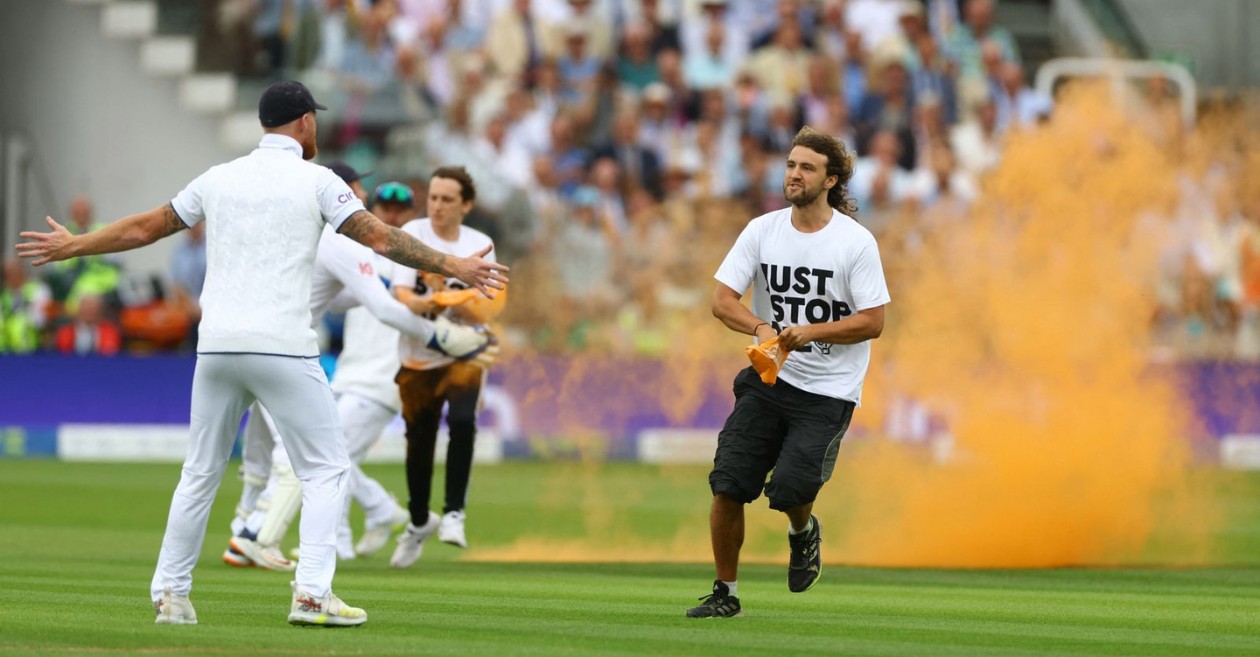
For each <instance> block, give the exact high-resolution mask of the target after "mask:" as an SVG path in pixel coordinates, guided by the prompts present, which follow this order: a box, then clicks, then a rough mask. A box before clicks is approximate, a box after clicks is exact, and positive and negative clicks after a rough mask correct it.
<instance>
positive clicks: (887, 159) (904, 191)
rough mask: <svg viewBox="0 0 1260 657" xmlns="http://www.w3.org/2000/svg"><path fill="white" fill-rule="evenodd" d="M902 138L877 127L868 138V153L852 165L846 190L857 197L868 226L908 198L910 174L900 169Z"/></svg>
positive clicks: (880, 220) (859, 211) (879, 222)
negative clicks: (850, 176)
mask: <svg viewBox="0 0 1260 657" xmlns="http://www.w3.org/2000/svg"><path fill="white" fill-rule="evenodd" d="M901 157H902V156H901V140H900V139H899V138H898V137H897V133H896V132H893V131H892V130H887V129H884V130H879V131H877V132H876V133H875V134H874V135H873V136H872V137H871V140H870V147H869V153H868V154H867V155H866V156H865V157H862V158H859V159H858V161H857V163H856V164H855V165H854V167H853V178H852V180H850V181H849V191H850V192H852V193H853V197H854V198H855V199H857V203H858V213H859V216H861V217H863V219H864V223H866V224H867V227H868V228H871V226H872V225H875V226H878V225H880V224H882V222H883V221H884V220H885V219H886V218H887V216H888V215H889V214H891V213H892V212H893V211H894V210H896V209H898V208H899V207H900V206H901V204H902V202H903V201H905V200H906V199H908V198H911V196H910V191H911V186H910V182H911V180H910V174H909V173H907V172H906V171H905V170H903V169H902V168H901V166H900V165H899V164H898V161H899V160H900V159H901Z"/></svg>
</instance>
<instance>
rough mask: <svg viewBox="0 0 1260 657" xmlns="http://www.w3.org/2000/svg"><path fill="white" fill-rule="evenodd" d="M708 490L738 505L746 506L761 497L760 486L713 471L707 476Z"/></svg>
mask: <svg viewBox="0 0 1260 657" xmlns="http://www.w3.org/2000/svg"><path fill="white" fill-rule="evenodd" d="M709 490H710V491H712V492H713V495H714V496H715V497H716V496H724V497H726V498H727V499H729V500H732V501H734V502H738V503H740V504H748V503H749V502H752V501H753V500H755V499H757V498H758V497H759V496H760V495H761V486H760V485H759V484H758V485H752V484H750V483H748V482H746V481H745V482H741V481H740V480H739V479H738V478H736V477H732V476H730V475H727V474H724V473H720V472H716V471H714V472H713V473H711V474H710V475H709Z"/></svg>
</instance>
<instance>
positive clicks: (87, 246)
mask: <svg viewBox="0 0 1260 657" xmlns="http://www.w3.org/2000/svg"><path fill="white" fill-rule="evenodd" d="M45 220H46V221H47V222H48V227H49V228H52V232H49V233H37V232H35V231H23V232H22V233H21V236H22V237H23V238H25V239H28V240H31V241H29V242H22V243H19V244H18V245H17V252H18V255H20V256H22V257H23V258H36V260H35V266H37V267H38V266H39V265H42V264H45V263H49V262H56V261H58V260H66V259H68V258H76V257H79V256H87V255H97V254H100V253H116V252H118V251H128V250H130V249H134V248H137V247H141V246H145V245H146V244H152V243H154V242H156V241H158V240H160V239H162V238H163V237H166V236H168V235H174V234H175V233H177V232H179V231H181V230H183V229H185V228H187V227H188V225H187V224H185V223H184V220H183V219H180V218H179V215H178V214H176V212H175V208H174V207H173V206H172V205H171V204H170V203H167V204H166V205H163V206H161V207H158V208H154V209H152V210H149V211H148V212H140V213H138V214H132V215H128V216H126V217H123V218H122V219H119V220H118V221H115V222H113V223H111V224H109V225H108V226H105V227H104V228H102V229H100V230H96V231H92V232H90V233H84V234H83V235H71V234H70V231H68V230H66V227H65V226H62V225H61V224H59V223H57V222H56V221H54V220H53V218H52V217H45Z"/></svg>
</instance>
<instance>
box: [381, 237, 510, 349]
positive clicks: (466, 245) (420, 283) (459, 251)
mask: <svg viewBox="0 0 1260 657" xmlns="http://www.w3.org/2000/svg"><path fill="white" fill-rule="evenodd" d="M402 230H403V232H405V233H407V234H408V235H411V236H412V237H415V238H416V239H418V240H420V241H421V242H424V243H425V244H427V245H428V246H429V247H431V248H433V249H436V250H438V251H441V252H442V253H449V254H451V255H454V256H459V257H461V258H466V257H468V256H470V255H472V254H474V253H477V252H478V251H480V250H482V249H484V248H486V247H487V246H491V245H493V244H494V242H493V241H492V240H491V239H490V236H489V235H486V234H485V233H483V232H481V231H479V230H477V229H475V228H469V227H468V226H460V227H459V237H458V238H457V239H456V240H455V241H453V242H448V241H446V240H444V239H442V238H441V237H438V234H437V233H435V232H434V231H433V224H432V222H430V221H429V219H428V217H426V218H424V219H412V220H411V221H409V222H407V223H406V224H405V225H403V227H402ZM485 259H486V260H487V261H489V262H495V258H494V251H491V252H490V253H489V254H487V255H486V256H485ZM393 281H394V285H395V286H399V287H408V288H411V289H413V290H415V291H416V294H420V295H425V294H429V292H430V290H429V286H428V285H425V283H424V279H422V278H420V277H419V276H417V275H416V270H414V269H412V268H410V267H405V266H402V265H395V266H394V276H393ZM446 287H447V288H448V289H464V288H467V287H468V286H467V285H465V284H464V283H463V282H462V281H460V280H459V279H456V278H448V279H446ZM426 342H427V340H426V341H423V342H422V341H419V340H416V339H414V338H409V337H407V336H405V335H404V336H402V338H401V339H399V341H398V355H399V358H400V359H401V361H402V366H403V367H406V368H407V369H411V370H432V369H437V368H439V367H444V366H446V365H449V364H451V363H453V362H455V359H453V358H451V357H450V356H447V355H446V354H443V353H441V352H439V351H434V350H432V349H429V348H428V347H426V346H425V344H426Z"/></svg>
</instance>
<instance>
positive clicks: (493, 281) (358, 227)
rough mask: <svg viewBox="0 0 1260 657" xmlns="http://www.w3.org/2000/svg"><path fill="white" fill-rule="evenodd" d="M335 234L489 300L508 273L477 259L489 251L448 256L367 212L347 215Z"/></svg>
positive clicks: (496, 264) (504, 281) (504, 269)
mask: <svg viewBox="0 0 1260 657" xmlns="http://www.w3.org/2000/svg"><path fill="white" fill-rule="evenodd" d="M338 232H340V233H341V234H342V235H345V236H346V237H349V238H350V239H352V240H354V241H356V242H358V243H360V244H362V245H364V246H366V247H368V248H370V249H372V250H373V251H375V252H376V253H378V254H380V255H383V256H385V257H386V258H389V259H390V260H393V261H394V262H397V263H398V264H400V265H406V266H408V267H411V268H412V269H419V270H421V271H431V272H433V273H435V274H441V275H443V276H452V277H455V278H458V279H459V280H461V281H463V282H464V283H466V284H468V285H469V286H470V287H475V288H477V289H479V290H481V291H482V292H485V294H486V296H488V297H490V298H492V299H493V298H494V293H493V292H492V291H491V290H492V289H494V290H502V289H503V284H504V283H506V282H507V280H508V279H507V277H505V276H503V274H502V273H501V272H505V271H508V268H507V267H505V266H503V265H500V264H498V263H495V262H488V261H486V260H483V259H482V258H481V256H484V255H486V254H487V253H489V252H490V249H491V248H492V247H486V249H485V250H484V251H482V252H481V253H477V254H475V255H473V256H472V257H469V258H460V257H456V256H453V255H448V254H446V253H442V252H441V251H437V250H435V249H432V248H430V247H429V246H426V245H425V244H424V242H421V241H420V240H418V239H416V238H414V237H412V236H410V235H408V234H407V233H404V232H403V231H401V230H399V229H397V228H394V227H393V226H389V225H387V224H385V222H383V221H381V220H380V219H378V218H377V217H376V215H374V214H372V213H371V212H368V211H367V210H359V211H358V212H356V213H354V214H352V215H350V218H348V219H346V220H345V222H344V223H342V224H341V228H340V229H339V231H338Z"/></svg>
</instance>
